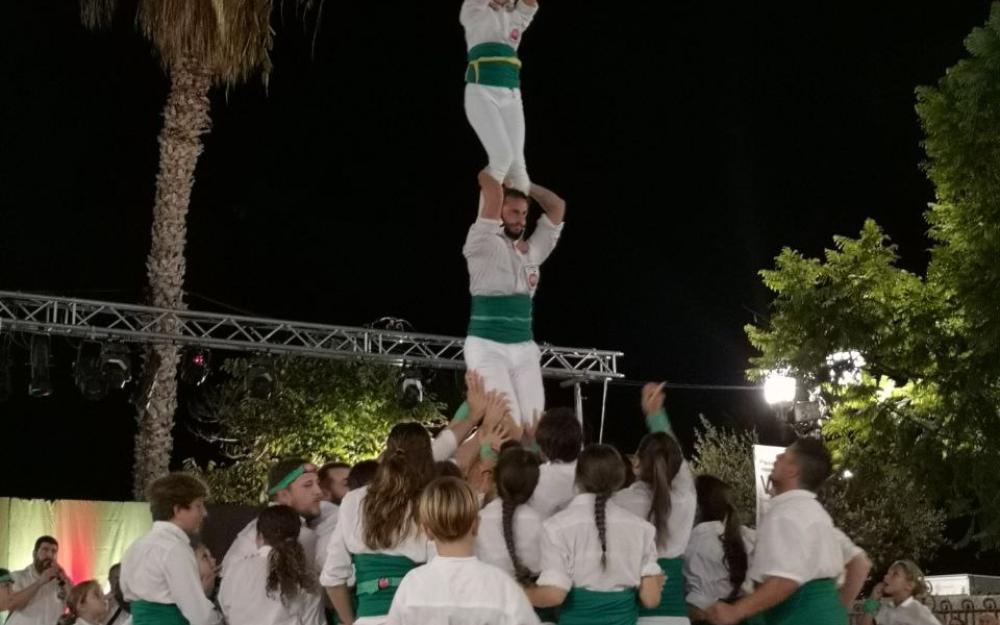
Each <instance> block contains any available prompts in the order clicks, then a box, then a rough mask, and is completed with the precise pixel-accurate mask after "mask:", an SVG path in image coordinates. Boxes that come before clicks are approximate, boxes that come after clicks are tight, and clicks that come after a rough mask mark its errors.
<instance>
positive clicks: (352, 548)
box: [319, 486, 435, 624]
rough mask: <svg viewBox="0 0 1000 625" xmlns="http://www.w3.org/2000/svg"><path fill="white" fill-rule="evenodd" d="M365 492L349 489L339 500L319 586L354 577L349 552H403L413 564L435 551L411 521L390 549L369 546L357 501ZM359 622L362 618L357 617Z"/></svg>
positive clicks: (328, 585) (360, 622) (400, 554)
mask: <svg viewBox="0 0 1000 625" xmlns="http://www.w3.org/2000/svg"><path fill="white" fill-rule="evenodd" d="M367 495H368V487H367V486H364V487H362V488H359V489H357V490H352V491H351V492H349V493H347V495H345V496H344V499H343V500H342V501H341V502H340V519H339V520H338V521H337V527H336V529H334V530H333V536H332V537H331V538H330V544H329V547H328V548H327V554H326V563H325V565H324V566H323V571H322V573H321V574H320V578H319V579H320V583H321V584H323V586H326V587H331V586H343V585H346V584H347V583H348V582H349V581H350V580H351V579H352V578H353V577H354V565H353V563H352V561H351V556H352V555H353V554H360V553H382V554H386V555H393V556H405V557H407V558H409V559H410V560H413V561H414V562H416V563H417V564H421V563H423V562H427V561H428V560H430V559H431V558H433V557H434V555H435V550H434V543H433V542H431V541H430V540H428V538H427V535H426V534H424V533H423V531H421V530H420V529H419V528H417V527H416V526H415V525H414V526H413V527H411V528H410V532H409V533H408V534H407V535H406V538H404V539H403V540H402V541H400V543H399V544H397V545H396V546H395V547H393V548H392V549H381V550H373V549H369V548H368V545H366V544H365V540H364V518H363V517H362V515H361V505H362V503H364V500H365V496H367ZM358 623H359V624H362V621H361V620H359V621H358Z"/></svg>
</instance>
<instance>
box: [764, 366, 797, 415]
mask: <svg viewBox="0 0 1000 625" xmlns="http://www.w3.org/2000/svg"><path fill="white" fill-rule="evenodd" d="M794 400H795V378H793V377H791V376H789V375H788V370H787V369H786V370H782V371H772V372H771V373H769V374H767V377H766V378H765V379H764V401H766V402H767V403H769V404H771V405H772V406H774V405H779V404H790V403H792V401H794Z"/></svg>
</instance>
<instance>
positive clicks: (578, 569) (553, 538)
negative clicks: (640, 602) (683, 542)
mask: <svg viewBox="0 0 1000 625" xmlns="http://www.w3.org/2000/svg"><path fill="white" fill-rule="evenodd" d="M594 499H595V497H594V495H593V494H591V493H583V494H580V495H577V496H576V497H574V498H573V500H572V501H571V502H570V503H569V505H568V506H567V507H566V509H565V510H563V511H562V512H559V513H558V514H556V515H555V516H553V517H551V518H550V519H548V520H547V521H545V522H544V523H543V524H542V541H541V542H542V572H541V575H540V576H539V577H538V585H539V586H555V587H557V588H562V589H563V590H566V591H569V590H570V589H571V588H573V587H582V588H586V589H588V590H598V591H608V590H624V589H627V588H638V586H639V584H640V582H641V581H642V578H643V577H647V576H651V575H662V574H663V571H662V570H661V569H660V566H659V564H657V562H656V543H655V540H656V538H655V537H656V529H655V528H654V527H653V524H652V523H650V522H649V521H644V520H642V519H640V518H639V517H637V516H635V515H634V514H632V513H631V512H629V511H627V510H625V509H624V508H621V507H619V506H617V505H615V504H614V503H613V502H611V501H609V502H608V503H607V510H606V513H605V528H606V539H607V566H606V567H605V568H601V540H600V537H599V535H598V533H597V525H596V523H595V522H594Z"/></svg>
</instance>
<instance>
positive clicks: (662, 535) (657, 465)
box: [637, 432, 684, 547]
mask: <svg viewBox="0 0 1000 625" xmlns="http://www.w3.org/2000/svg"><path fill="white" fill-rule="evenodd" d="M637 455H638V456H639V479H640V480H642V481H643V482H646V483H647V484H649V486H650V488H651V489H652V491H653V501H652V505H651V506H650V507H649V517H648V520H649V521H650V522H652V524H653V526H654V527H655V528H656V545H657V546H658V547H663V546H665V545H666V544H667V539H668V538H669V534H670V528H669V522H670V512H671V508H672V501H671V498H670V495H671V492H672V489H673V482H674V478H675V477H677V473H678V472H679V471H680V469H681V463H683V462H684V455H683V453H682V452H681V446H680V444H679V443H678V442H677V439H675V438H674V437H673V436H671V435H669V434H667V433H666V432H653V433H652V434H647V435H646V436H644V437H643V439H642V441H641V442H640V443H639V450H638V452H637Z"/></svg>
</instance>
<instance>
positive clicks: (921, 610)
mask: <svg viewBox="0 0 1000 625" xmlns="http://www.w3.org/2000/svg"><path fill="white" fill-rule="evenodd" d="M875 622H876V623H877V624H878V625H941V621H939V620H938V619H937V617H936V616H934V613H933V612H931V610H930V608H928V607H927V606H925V605H924V604H922V603H920V602H919V601H917V600H916V599H914V598H913V597H907V598H906V600H905V601H903V602H902V603H900V604H899V605H895V604H894V603H893V602H892V600H891V599H883V600H882V605H881V606H879V609H878V613H876V614H875Z"/></svg>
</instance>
